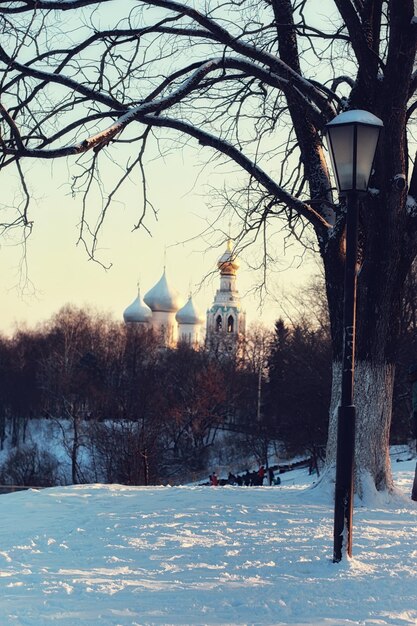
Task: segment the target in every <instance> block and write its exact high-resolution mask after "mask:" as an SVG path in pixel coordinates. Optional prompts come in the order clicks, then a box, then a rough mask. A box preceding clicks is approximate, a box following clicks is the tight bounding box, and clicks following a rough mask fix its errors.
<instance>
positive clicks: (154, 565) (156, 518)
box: [0, 461, 417, 626]
mask: <svg viewBox="0 0 417 626" xmlns="http://www.w3.org/2000/svg"><path fill="white" fill-rule="evenodd" d="M414 466H415V461H409V462H402V463H395V462H394V463H393V469H394V473H395V477H396V482H397V485H398V488H399V490H401V491H402V493H398V494H396V495H395V496H394V497H392V498H390V500H389V501H385V502H384V501H383V498H380V499H378V498H376V499H375V502H374V504H373V505H372V507H359V506H357V507H356V508H355V512H354V539H353V549H354V557H353V558H352V559H351V560H344V561H343V562H342V563H340V564H333V563H332V562H331V556H332V533H333V507H332V503H331V496H330V494H329V493H327V492H326V490H324V489H323V488H320V487H319V488H315V489H308V485H309V483H311V481H312V479H311V477H309V476H308V474H307V472H306V470H298V471H294V472H290V473H288V474H286V475H284V477H283V478H284V480H283V482H282V485H281V486H280V487H249V488H245V487H218V488H213V487H159V488H158V487H152V488H151V487H150V488H140V487H123V486H117V485H111V486H104V485H87V486H77V487H58V488H53V489H45V490H41V491H28V492H22V493H15V494H9V495H3V496H2V497H1V499H0V504H1V516H2V524H1V530H0V563H1V566H0V585H1V594H0V624H1V625H2V626H7V625H9V624H10V625H12V624H20V625H25V626H28V625H36V626H43V625H46V624H50V623H55V622H56V623H57V624H60V625H62V626H70V625H71V626H73V625H74V624H75V625H77V626H82V625H88V626H90V625H91V626H93V625H95V624H98V623H99V624H103V625H107V624H109V625H110V624H112V625H123V626H125V625H132V626H133V625H139V624H140V625H143V624H172V625H186V624H199V625H203V624H227V625H232V624H268V625H283V624H291V625H296V624H298V625H305V624H309V625H310V626H313V625H321V626H352V625H358V626H359V625H360V626H364V625H365V626H371V625H372V626H376V625H378V626H383V625H389V626H394V625H398V626H400V625H401V626H405V625H407V624H410V625H411V624H413V625H414V626H415V625H416V624H417V566H416V564H417V503H413V502H411V500H410V499H409V492H410V489H411V482H412V477H413V473H414Z"/></svg>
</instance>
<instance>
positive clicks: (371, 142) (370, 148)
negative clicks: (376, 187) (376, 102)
mask: <svg viewBox="0 0 417 626" xmlns="http://www.w3.org/2000/svg"><path fill="white" fill-rule="evenodd" d="M380 130H381V128H380V126H361V125H360V124H359V125H358V136H357V141H358V144H357V165H356V189H357V190H358V191H366V190H367V189H368V183H369V178H370V176H371V171H372V164H373V162H374V157H375V151H376V146H377V143H378V137H379V133H380Z"/></svg>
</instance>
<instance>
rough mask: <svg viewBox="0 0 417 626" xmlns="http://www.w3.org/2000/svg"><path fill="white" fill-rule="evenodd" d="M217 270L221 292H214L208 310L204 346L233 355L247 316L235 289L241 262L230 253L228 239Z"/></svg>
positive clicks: (231, 251) (219, 290)
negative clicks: (205, 344) (212, 300)
mask: <svg viewBox="0 0 417 626" xmlns="http://www.w3.org/2000/svg"><path fill="white" fill-rule="evenodd" d="M217 267H218V268H219V271H220V289H217V291H216V295H215V298H214V302H213V304H212V306H211V308H210V309H209V310H208V311H207V326H206V343H207V346H208V347H209V348H210V349H213V350H216V351H220V352H225V353H227V352H234V351H235V350H236V349H237V346H238V344H239V339H242V338H243V337H244V336H245V330H246V314H245V312H244V311H243V310H242V306H241V303H240V296H239V292H238V290H237V287H236V276H237V271H238V269H239V267H240V263H239V261H238V259H237V258H236V256H235V255H234V254H233V250H232V244H231V241H230V239H229V241H228V242H227V248H226V250H225V252H224V253H223V254H222V256H221V257H220V259H219V260H218V262H217Z"/></svg>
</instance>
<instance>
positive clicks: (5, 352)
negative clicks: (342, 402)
mask: <svg viewBox="0 0 417 626" xmlns="http://www.w3.org/2000/svg"><path fill="white" fill-rule="evenodd" d="M321 294H322V290H320V288H319V287H317V285H315V286H313V287H312V288H311V289H308V290H305V291H304V293H303V297H304V300H301V301H300V302H299V309H300V313H299V314H298V316H297V320H296V321H293V322H292V323H291V324H290V323H286V322H284V321H282V320H278V321H277V322H276V323H275V327H274V329H273V331H270V330H267V329H265V328H264V327H262V326H260V325H254V326H253V327H252V328H251V329H250V330H249V332H248V334H247V337H246V339H245V341H244V344H242V345H241V346H239V350H237V352H236V354H235V355H228V356H227V357H225V356H224V355H222V354H221V353H218V354H213V352H209V351H208V350H206V349H205V348H203V347H202V348H201V349H199V350H194V349H192V348H190V347H189V346H188V345H186V344H181V345H180V346H179V347H178V348H177V349H166V348H161V343H160V341H159V337H158V336H157V335H155V334H154V333H153V332H152V331H149V330H144V329H142V328H139V327H135V326H127V325H124V324H120V323H118V322H115V321H112V320H111V319H109V318H107V317H104V316H100V315H98V314H96V313H93V312H91V311H86V310H81V309H77V308H74V307H71V306H66V307H64V308H63V309H61V311H59V312H58V313H57V314H56V315H55V316H54V317H52V319H51V320H49V321H48V322H47V323H45V324H43V325H41V326H39V327H37V328H36V329H34V330H27V329H20V330H17V331H16V332H15V334H14V335H13V336H12V337H10V338H8V337H1V336H0V449H1V450H4V449H7V450H8V454H9V456H8V457H7V458H6V460H5V461H4V462H3V465H2V468H1V469H0V481H1V482H2V483H3V484H11V483H14V484H31V485H34V484H38V485H42V484H56V483H58V482H60V481H61V482H62V480H63V478H62V477H60V474H59V462H58V461H59V460H58V459H57V458H56V456H55V452H54V444H53V443H52V442H51V445H50V447H48V446H46V449H47V450H48V453H46V452H45V451H43V452H42V454H41V453H40V452H39V450H38V449H37V448H36V446H35V445H33V442H32V443H31V442H30V441H29V440H28V437H27V430H28V424H29V423H31V424H32V431H33V423H35V424H36V422H35V421H36V420H39V418H44V420H46V421H47V422H50V423H53V424H54V425H55V433H56V432H58V433H59V436H60V446H61V447H62V448H63V449H64V450H65V454H66V456H67V459H68V465H69V467H70V474H71V475H70V476H69V477H67V478H66V479H65V480H69V481H71V482H73V483H80V482H87V481H97V480H100V481H104V482H117V483H123V484H152V483H157V482H161V481H162V482H164V481H165V482H169V481H180V480H184V479H187V478H189V477H190V476H192V475H198V474H199V473H200V474H201V473H203V474H204V472H205V471H206V470H207V468H208V467H209V463H210V461H209V459H210V454H211V452H210V451H211V450H212V449H213V446H214V445H217V446H220V447H221V445H222V441H223V440H224V441H226V439H224V433H225V432H229V433H236V434H237V435H236V436H239V441H240V445H244V446H245V450H246V451H249V452H250V453H251V454H252V455H253V456H254V457H255V458H256V460H257V462H259V463H262V464H267V463H268V454H270V453H271V450H273V448H274V446H275V448H276V450H277V451H279V452H281V453H283V452H284V451H285V452H286V453H287V454H288V455H297V454H308V455H309V456H311V458H312V459H313V465H315V466H317V467H318V466H319V465H320V460H321V459H323V457H324V453H325V444H326V439H327V427H328V406H329V401H330V390H331V376H332V372H331V341H330V332H329V324H328V318H327V315H326V307H325V304H324V297H322V296H321ZM403 310H404V315H403V320H402V333H401V345H400V349H399V355H400V358H399V363H398V375H397V382H396V390H395V396H394V420H393V426H392V441H393V442H394V443H397V442H404V441H406V440H407V438H408V437H409V435H410V433H409V414H410V394H409V385H408V383H407V369H408V366H409V364H410V363H411V362H412V361H413V360H416V357H417V332H416V331H417V281H416V280H415V273H414V275H412V276H410V279H409V281H408V284H407V290H406V302H405V303H404V306H403ZM45 436H47V435H45ZM227 441H228V442H230V441H231V439H230V437H229V439H228V440H227ZM242 442H243V443H242ZM224 445H229V443H227V444H226V443H225V444H224ZM3 458H4V457H3ZM235 469H236V470H242V469H243V468H235Z"/></svg>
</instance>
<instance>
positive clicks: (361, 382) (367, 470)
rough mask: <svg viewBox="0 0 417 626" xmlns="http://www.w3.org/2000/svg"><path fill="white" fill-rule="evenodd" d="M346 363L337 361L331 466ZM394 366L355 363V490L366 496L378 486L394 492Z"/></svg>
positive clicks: (331, 421)
mask: <svg viewBox="0 0 417 626" xmlns="http://www.w3.org/2000/svg"><path fill="white" fill-rule="evenodd" d="M341 372H342V364H341V362H340V361H337V362H335V363H334V364H333V382H332V401H331V408H330V423H329V438H328V443H327V456H326V461H327V466H328V468H329V469H331V470H333V469H334V467H335V462H336V436H337V407H338V406H339V404H340V390H341V380H342V377H341ZM393 388H394V366H393V365H392V364H390V363H386V364H385V365H381V364H378V365H376V364H373V363H371V362H370V361H358V360H357V361H356V364H355V400H354V402H355V406H356V437H355V466H356V470H355V492H356V494H357V495H358V496H359V497H360V498H362V499H366V498H367V497H368V496H370V495H371V494H372V492H373V491H375V489H376V490H377V491H385V490H388V491H391V490H392V488H393V479H392V474H391V464H390V457H389V447H388V444H389V431H390V424H391V407H392V394H393Z"/></svg>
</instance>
